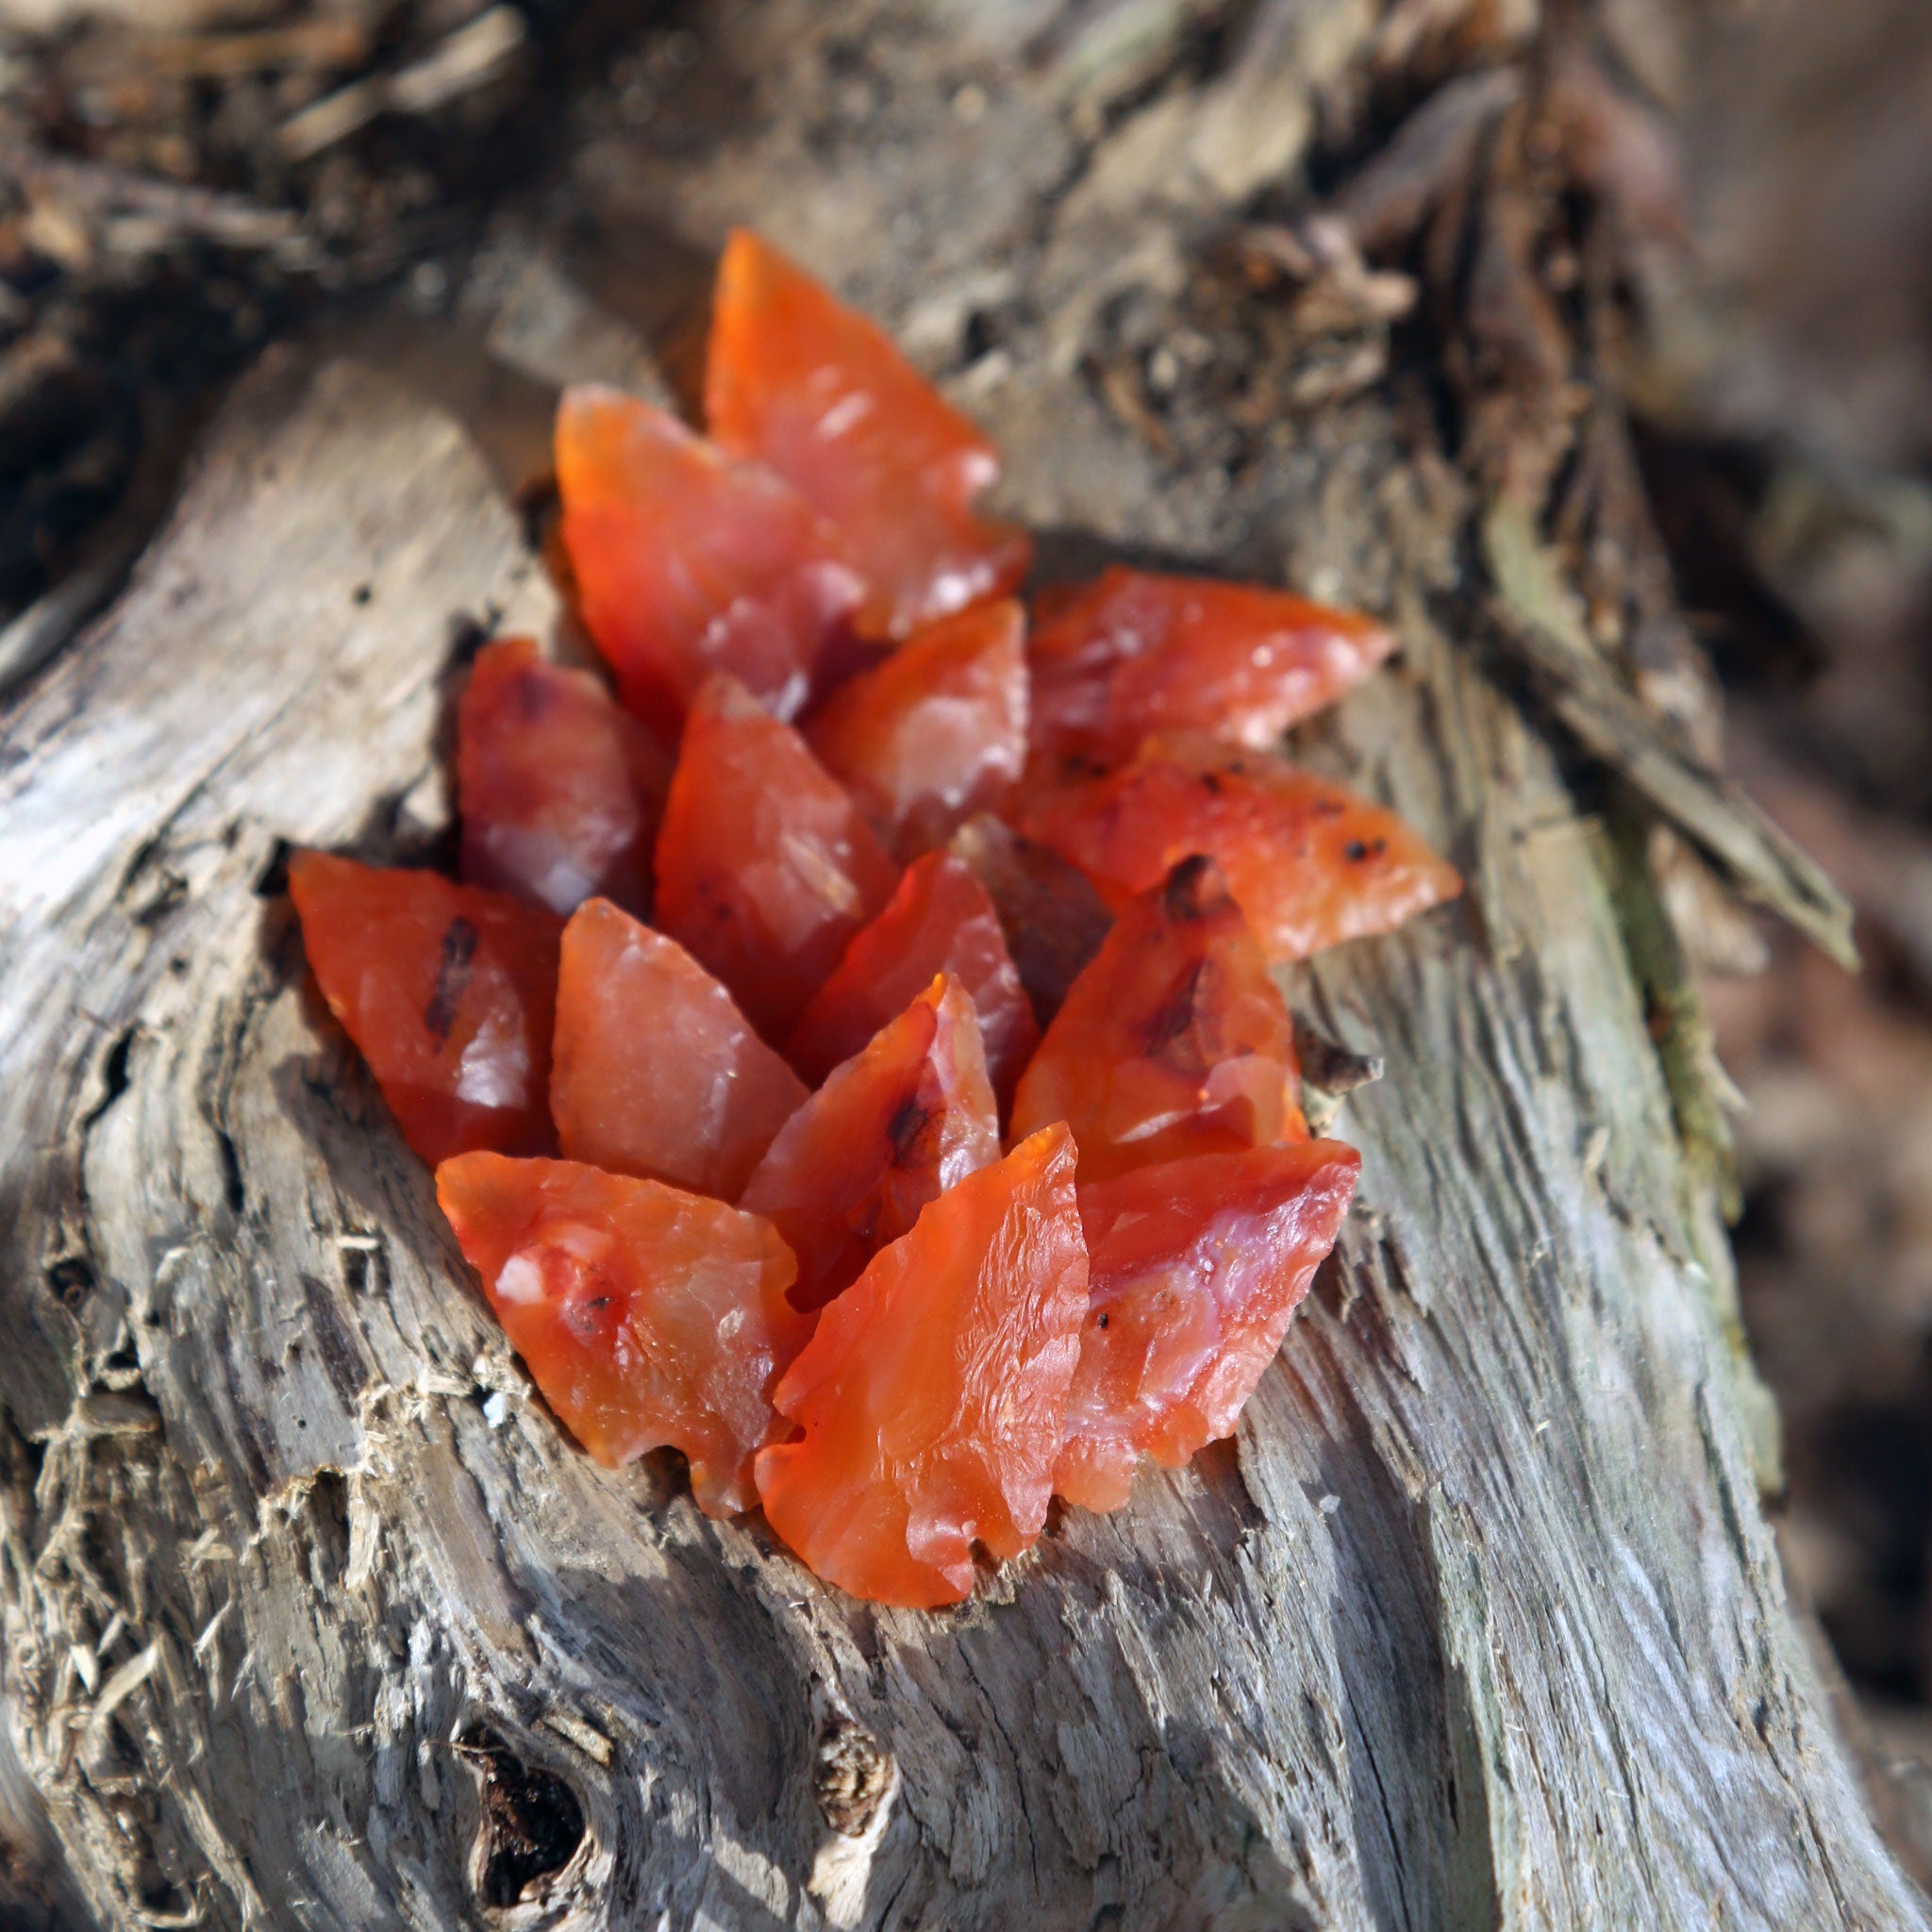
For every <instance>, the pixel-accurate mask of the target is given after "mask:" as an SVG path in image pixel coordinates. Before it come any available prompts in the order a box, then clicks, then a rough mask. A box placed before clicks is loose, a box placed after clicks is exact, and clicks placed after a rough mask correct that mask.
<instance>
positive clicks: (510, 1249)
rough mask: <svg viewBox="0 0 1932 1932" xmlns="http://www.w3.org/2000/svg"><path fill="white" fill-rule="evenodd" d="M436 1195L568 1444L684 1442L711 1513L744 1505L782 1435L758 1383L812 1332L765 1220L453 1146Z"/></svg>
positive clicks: (768, 1386) (608, 1450) (605, 1458)
mask: <svg viewBox="0 0 1932 1932" xmlns="http://www.w3.org/2000/svg"><path fill="white" fill-rule="evenodd" d="M436 1195H437V1199H438V1200H439V1201H440V1202H441V1205H442V1211H443V1212H444V1214H446V1215H447V1216H448V1217H449V1222H450V1225H451V1226H452V1227H454V1228H455V1229H456V1233H457V1240H458V1241H459V1242H460V1243H461V1244H462V1250H463V1253H464V1255H465V1256H467V1257H468V1258H469V1261H470V1264H471V1266H472V1267H474V1268H475V1270H476V1271H477V1273H478V1274H481V1275H482V1276H483V1286H484V1289H485V1291H486V1292H487V1293H488V1294H489V1297H490V1306H491V1307H492V1308H494V1309H495V1310H496V1314H497V1318H498V1320H499V1321H501V1322H502V1324H503V1327H504V1332H505V1334H507V1335H508V1337H509V1340H510V1343H511V1346H512V1347H514V1348H515V1349H516V1351H517V1353H518V1354H519V1355H520V1356H522V1357H523V1358H524V1362H525V1366H526V1367H527V1368H528V1369H529V1372H530V1374H531V1376H532V1378H533V1379H534V1380H535V1382H536V1384H537V1386H538V1388H539V1389H541V1391H543V1396H544V1400H545V1401H547V1402H548V1403H549V1404H550V1406H551V1407H552V1408H554V1409H555V1410H556V1411H557V1413H558V1416H559V1417H560V1418H561V1419H562V1421H563V1424H564V1426H565V1427H566V1428H568V1429H569V1430H570V1432H571V1434H572V1435H574V1436H575V1438H576V1439H577V1441H579V1442H581V1443H582V1444H583V1445H584V1447H585V1448H586V1449H588V1450H589V1451H590V1452H591V1455H592V1456H593V1457H596V1459H597V1460H598V1461H599V1462H601V1463H603V1464H604V1465H605V1466H606V1467H607V1468H611V1469H615V1468H617V1467H619V1466H620V1465H622V1464H624V1463H626V1462H629V1461H632V1460H634V1459H635V1458H636V1457H640V1456H641V1455H643V1454H644V1452H645V1451H646V1450H649V1449H661V1448H665V1447H671V1448H676V1449H681V1450H683V1451H684V1453H685V1455H686V1456H687V1457H689V1458H690V1461H691V1493H692V1495H693V1496H695V1497H696V1499H697V1505H698V1507H699V1508H700V1509H702V1510H703V1511H704V1512H705V1513H706V1515H708V1516H725V1515H730V1514H734V1513H736V1512H737V1511H738V1510H741V1509H748V1508H750V1507H751V1505H752V1503H753V1502H754V1500H755V1497H754V1495H753V1491H752V1457H753V1455H754V1454H755V1452H756V1451H757V1450H758V1449H759V1448H760V1447H762V1446H763V1445H764V1444H765V1443H767V1442H769V1441H771V1440H772V1439H773V1437H774V1436H775V1435H779V1434H782V1433H783V1424H781V1423H780V1422H779V1420H778V1418H777V1416H776V1414H775V1413H774V1410H773V1407H772V1385H773V1384H774V1382H775V1381H776V1380H777V1378H778V1376H779V1374H781V1373H782V1372H783V1370H784V1368H785V1366H786V1364H787V1363H788V1362H790V1361H791V1357H793V1355H794V1354H795V1353H796V1352H797V1350H798V1348H799V1346H800V1344H801V1343H802V1342H803V1341H804V1340H805V1338H806V1336H807V1335H808V1333H809V1332H810V1326H811V1324H810V1323H809V1322H808V1320H807V1319H806V1318H804V1317H802V1316H800V1315H798V1314H797V1313H795V1312H794V1311H793V1309H792V1307H791V1304H790V1303H789V1302H788V1301H787V1300H786V1299H785V1290H786V1287H787V1286H788V1284H789V1283H790V1282H791V1275H792V1261H791V1250H790V1249H789V1248H787V1247H786V1245H785V1243H784V1242H783V1241H781V1240H780V1239H779V1238H778V1234H777V1231H776V1229H774V1227H773V1226H772V1224H770V1223H769V1222H766V1221H760V1220H759V1219H758V1217H757V1216H756V1215H753V1214H743V1213H741V1212H740V1211H739V1210H738V1209H737V1208H727V1207H726V1206H725V1205H724V1203H723V1202H722V1201H709V1200H706V1199H705V1198H703V1197H702V1196H701V1195H697V1194H686V1193H680V1192H679V1191H678V1190H677V1189H675V1188H667V1187H665V1186H663V1185H662V1184H661V1183H659V1182H658V1181H649V1180H636V1179H633V1178H630V1177H628V1176H625V1175H621V1174H601V1173H599V1172H598V1170H597V1169H595V1168H594V1167H581V1166H579V1165H578V1164H577V1163H576V1162H575V1161H571V1160H506V1159H504V1158H502V1157H501V1156H500V1155H495V1154H466V1155H463V1156H460V1157H459V1158H457V1159H455V1160H446V1161H444V1162H443V1164H442V1165H441V1167H440V1168H438V1169H437V1172H436Z"/></svg>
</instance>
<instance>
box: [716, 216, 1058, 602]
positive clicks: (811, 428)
mask: <svg viewBox="0 0 1932 1932" xmlns="http://www.w3.org/2000/svg"><path fill="white" fill-rule="evenodd" d="M705 417H706V422H707V425H708V427H709V429H710V432H711V434H712V435H713V436H714V437H716V438H717V440H718V441H719V442H720V443H721V444H722V445H723V446H724V448H726V449H728V450H733V451H735V452H736V453H737V454H739V455H740V456H743V457H750V458H757V459H758V461H759V462H762V463H765V464H767V465H769V466H770V467H771V468H772V469H774V470H775V471H777V472H778V474H779V475H782V476H783V477H785V478H786V480H787V481H788V482H790V483H791V484H793V485H794V486H795V487H796V488H797V490H798V491H799V493H800V494H801V495H802V496H804V497H805V498H806V499H807V501H808V502H809V503H810V504H811V506H812V508H814V509H816V510H818V511H819V512H820V513H821V514H822V515H823V516H824V517H825V519H826V520H827V521H828V522H829V523H830V524H832V525H834V527H835V528H836V529H837V530H838V532H839V536H840V539H841V541H842V542H843V544H844V546H845V549H846V553H847V554H848V555H849V556H850V557H851V558H852V560H853V561H854V562H855V563H856V564H857V565H858V569H859V570H860V572H861V573H862V574H863V575H864V576H865V578H866V580H867V581H868V582H869V583H870V584H871V585H872V587H873V591H874V597H873V599H872V601H871V603H870V604H869V606H868V608H867V621H868V622H869V623H870V624H871V625H874V626H875V627H877V628H880V629H883V630H886V631H889V632H890V633H891V635H892V636H894V637H905V636H907V635H908V634H909V633H910V632H911V631H913V630H916V629H917V628H918V627H919V626H920V625H923V624H929V623H931V622H932V621H933V619H935V618H939V617H944V616H946V615H948V614H949V613H950V612H952V611H955V610H962V609H964V608H966V607H967V606H968V605H971V604H976V603H978V602H980V601H981V600H982V599H983V598H987V597H995V596H1000V595H1003V594H1005V593H1006V592H1008V591H1011V590H1013V589H1014V588H1015V587H1016V586H1017V585H1018V584H1019V582H1020V580H1021V579H1022V578H1023V577H1024V575H1025V574H1026V566H1027V563H1028V561H1029V559H1030V557H1031V554H1032V545H1031V543H1030V542H1029V541H1028V539H1027V538H1026V536H1025V534H1024V532H1023V531H1021V530H1018V529H1015V528H1013V527H1012V526H1011V525H1006V524H1000V523H995V522H993V521H991V519H989V518H986V517H982V516H980V515H979V514H978V513H977V512H975V511H974V509H973V508H972V503H973V499H974V497H975V496H977V495H978V494H979V493H980V492H981V491H983V490H985V489H986V488H987V487H988V486H989V485H990V484H991V482H992V481H993V479H994V478H995V477H996V476H997V475H998V474H999V458H998V454H997V452H995V450H994V449H993V446H992V444H991V442H990V441H988V440H987V439H986V437H985V436H983V435H982V434H981V433H980V432H979V430H978V429H976V428H975V427H974V425H972V424H971V423H969V422H968V421H967V420H966V418H965V417H964V416H962V415H960V414H959V412H958V410H957V409H955V408H953V406H952V405H951V404H950V403H948V402H947V401H946V400H945V399H944V398H943V397H942V396H941V394H940V393H939V391H937V390H935V389H934V388H933V386H932V385H931V384H930V383H929V382H928V381H926V379H925V378H924V376H923V375H920V373H919V372H918V371H917V370H916V369H914V368H913V367H912V365H911V364H910V363H909V362H908V361H907V359H906V358H905V357H904V356H903V355H901V354H900V352H899V350H898V348H897V347H896V346H895V345H894V343H893V341H892V339H891V337H890V336H889V335H887V334H886V332H885V331H884V330H883V329H882V328H880V327H879V326H878V325H877V324H876V323H874V322H871V321H869V320H868V319H867V318H866V317H864V316H862V315H860V314H859V313H858V311H857V310H856V309H852V308H846V307H845V306H844V305H843V304H842V303H840V302H838V301H835V300H834V299H833V297H832V296H831V295H830V294H828V293H827V292H826V291H825V290H824V289H823V288H822V287H821V286H820V285H819V284H818V283H817V282H815V281H813V280H812V279H811V277H810V276H809V275H806V274H805V273H804V272H803V271H802V270H800V269H798V268H797V267H795V266H794V265H793V264H792V263H791V262H790V261H788V260H787V259H786V258H784V257H783V256H782V255H780V254H779V253H778V251H777V250H776V249H775V248H773V247H772V246H771V245H770V244H769V243H767V242H762V241H760V240H759V239H758V236H756V235H753V234H750V233H748V232H747V231H745V230H744V229H739V230H737V231H736V232H734V233H733V235H732V236H731V239H730V241H729V242H727V243H726V245H725V249H724V259H723V261H722V262H720V264H719V267H718V285H717V290H716V292H715V294H714V296H713V300H712V309H711V340H710V348H709V353H708V358H707V362H706V367H705Z"/></svg>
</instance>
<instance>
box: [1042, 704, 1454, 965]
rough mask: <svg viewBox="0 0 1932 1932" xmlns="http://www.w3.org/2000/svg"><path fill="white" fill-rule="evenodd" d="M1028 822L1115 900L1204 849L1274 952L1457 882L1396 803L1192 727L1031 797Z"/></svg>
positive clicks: (1393, 920) (1371, 919)
mask: <svg viewBox="0 0 1932 1932" xmlns="http://www.w3.org/2000/svg"><path fill="white" fill-rule="evenodd" d="M1022 826H1023V829H1024V830H1025V831H1026V832H1028V833H1030V834H1031V835H1032V836H1033V837H1034V838H1036V839H1039V840H1041V841H1042V842H1043V843H1045V844H1047V845H1050V846H1052V847H1053V848H1054V849H1055V850H1056V851H1057V852H1058V853H1059V854H1060V855H1061V856H1062V857H1063V858H1069V859H1071V860H1072V861H1073V862H1074V864H1075V865H1077V866H1078V867H1079V868H1080V869H1081V870H1082V871H1083V872H1084V873H1086V874H1087V875H1088V877H1089V878H1091V880H1092V881H1093V883H1094V885H1095V886H1097V887H1098V888H1099V890H1100V892H1101V894H1102V896H1103V897H1105V898H1106V899H1107V900H1108V902H1109V903H1110V904H1112V905H1114V906H1120V905H1124V903H1125V902H1126V901H1127V900H1128V899H1129V898H1131V897H1132V896H1133V895H1134V894H1135V893H1136V892H1144V891H1147V890H1148V889H1149V888H1150V887H1152V886H1155V885H1158V883H1159V882H1160V880H1161V879H1162V878H1164V877H1165V876H1166V875H1167V873H1168V872H1169V870H1170V869H1171V868H1172V867H1173V866H1174V865H1175V864H1177V863H1178V862H1179V861H1180V860H1181V859H1183V858H1189V857H1191V855H1193V854H1195V853H1205V854H1206V855H1208V857H1209V858H1212V859H1213V860H1214V861H1215V863H1216V864H1217V865H1219V866H1220V868H1221V870H1222V872H1223V873H1224V874H1225V875H1226V878H1227V883H1228V889H1229V891H1232V892H1233V893H1234V896H1235V898H1236V899H1237V900H1238V901H1239V902H1240V903H1241V910H1242V911H1243V912H1245V913H1246V914H1247V916H1248V924H1250V925H1252V926H1253V927H1254V929H1255V936H1256V937H1257V939H1258V940H1259V941H1261V946H1262V950H1263V951H1264V952H1266V953H1267V955H1268V957H1269V958H1271V959H1300V958H1307V955H1308V954H1310V953H1314V952H1318V951H1320V949H1321V948H1322V947H1324V946H1332V945H1336V944H1338V943H1340V942H1341V941H1343V940H1353V939H1362V938H1365V937H1367V936H1369V935H1371V934H1374V933H1384V932H1389V931H1391V930H1392V929H1393V928H1394V927H1396V926H1398V925H1400V924H1402V923H1403V922H1404V921H1405V920H1407V919H1408V918H1410V917H1412V916H1413V915H1414V914H1416V913H1418V912H1424V911H1426V910H1427V909H1428V908H1430V907H1432V906H1440V905H1441V903H1442V902H1443V901H1444V900H1447V899H1453V898H1455V897H1456V895H1457V893H1458V892H1460V891H1461V890H1462V881H1461V879H1460V878H1459V877H1458V876H1457V874H1456V871H1455V869H1454V868H1453V867H1452V866H1450V865H1447V864H1445V863H1444V862H1443V860H1441V859H1440V858H1437V857H1436V855H1435V854H1434V853H1433V852H1431V851H1430V850H1429V848H1428V847H1427V846H1426V845H1425V844H1424V842H1423V841H1422V840H1421V838H1419V837H1418V836H1417V834H1416V833H1415V832H1414V831H1412V830H1411V829H1410V828H1409V827H1408V826H1407V825H1406V824H1404V823H1403V822H1402V821H1401V820H1400V819H1399V818H1397V817H1396V816H1395V814H1394V813H1393V812H1391V811H1386V810H1384V809H1383V808H1381V807H1380V806H1376V805H1371V804H1370V803H1369V802H1368V801H1367V800H1366V799H1364V798H1358V797H1357V795H1356V794H1355V793H1354V792H1352V791H1347V790H1345V789H1344V788H1343V787H1342V786H1340V785H1332V784H1330V783H1328V782H1327V781H1326V780H1325V779H1322V778H1317V777H1314V776H1312V775H1311V774H1308V773H1307V772H1303V771H1299V770H1297V769H1296V768H1295V767H1294V766H1293V765H1291V764H1289V763H1287V762H1286V761H1285V760H1284V759H1281V758H1273V757H1271V756H1270V755H1269V754H1267V753H1266V752H1257V751H1238V750H1234V749H1231V748H1229V747H1228V746H1225V745H1221V744H1216V743H1214V742H1213V741H1209V740H1206V739H1202V738H1198V737H1188V738H1179V737H1177V738H1174V739H1155V740H1150V741H1149V742H1148V744H1147V745H1146V746H1145V747H1143V749H1142V751H1141V756H1140V757H1139V758H1136V759H1135V761H1134V762H1133V763H1132V764H1130V765H1124V766H1123V767H1122V768H1121V769H1120V770H1119V771H1117V772H1113V773H1109V774H1106V775H1105V776H1102V777H1098V778H1090V779H1087V780H1084V781H1082V782H1079V783H1075V784H1072V785H1068V786H1066V787H1064V788H1063V789H1058V790H1056V791H1052V792H1051V793H1049V794H1048V795H1046V796H1045V797H1044V798H1042V799H1039V800H1036V801H1035V802H1033V803H1032V804H1030V805H1029V806H1028V808H1026V810H1025V811H1024V814H1023V817H1022Z"/></svg>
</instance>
